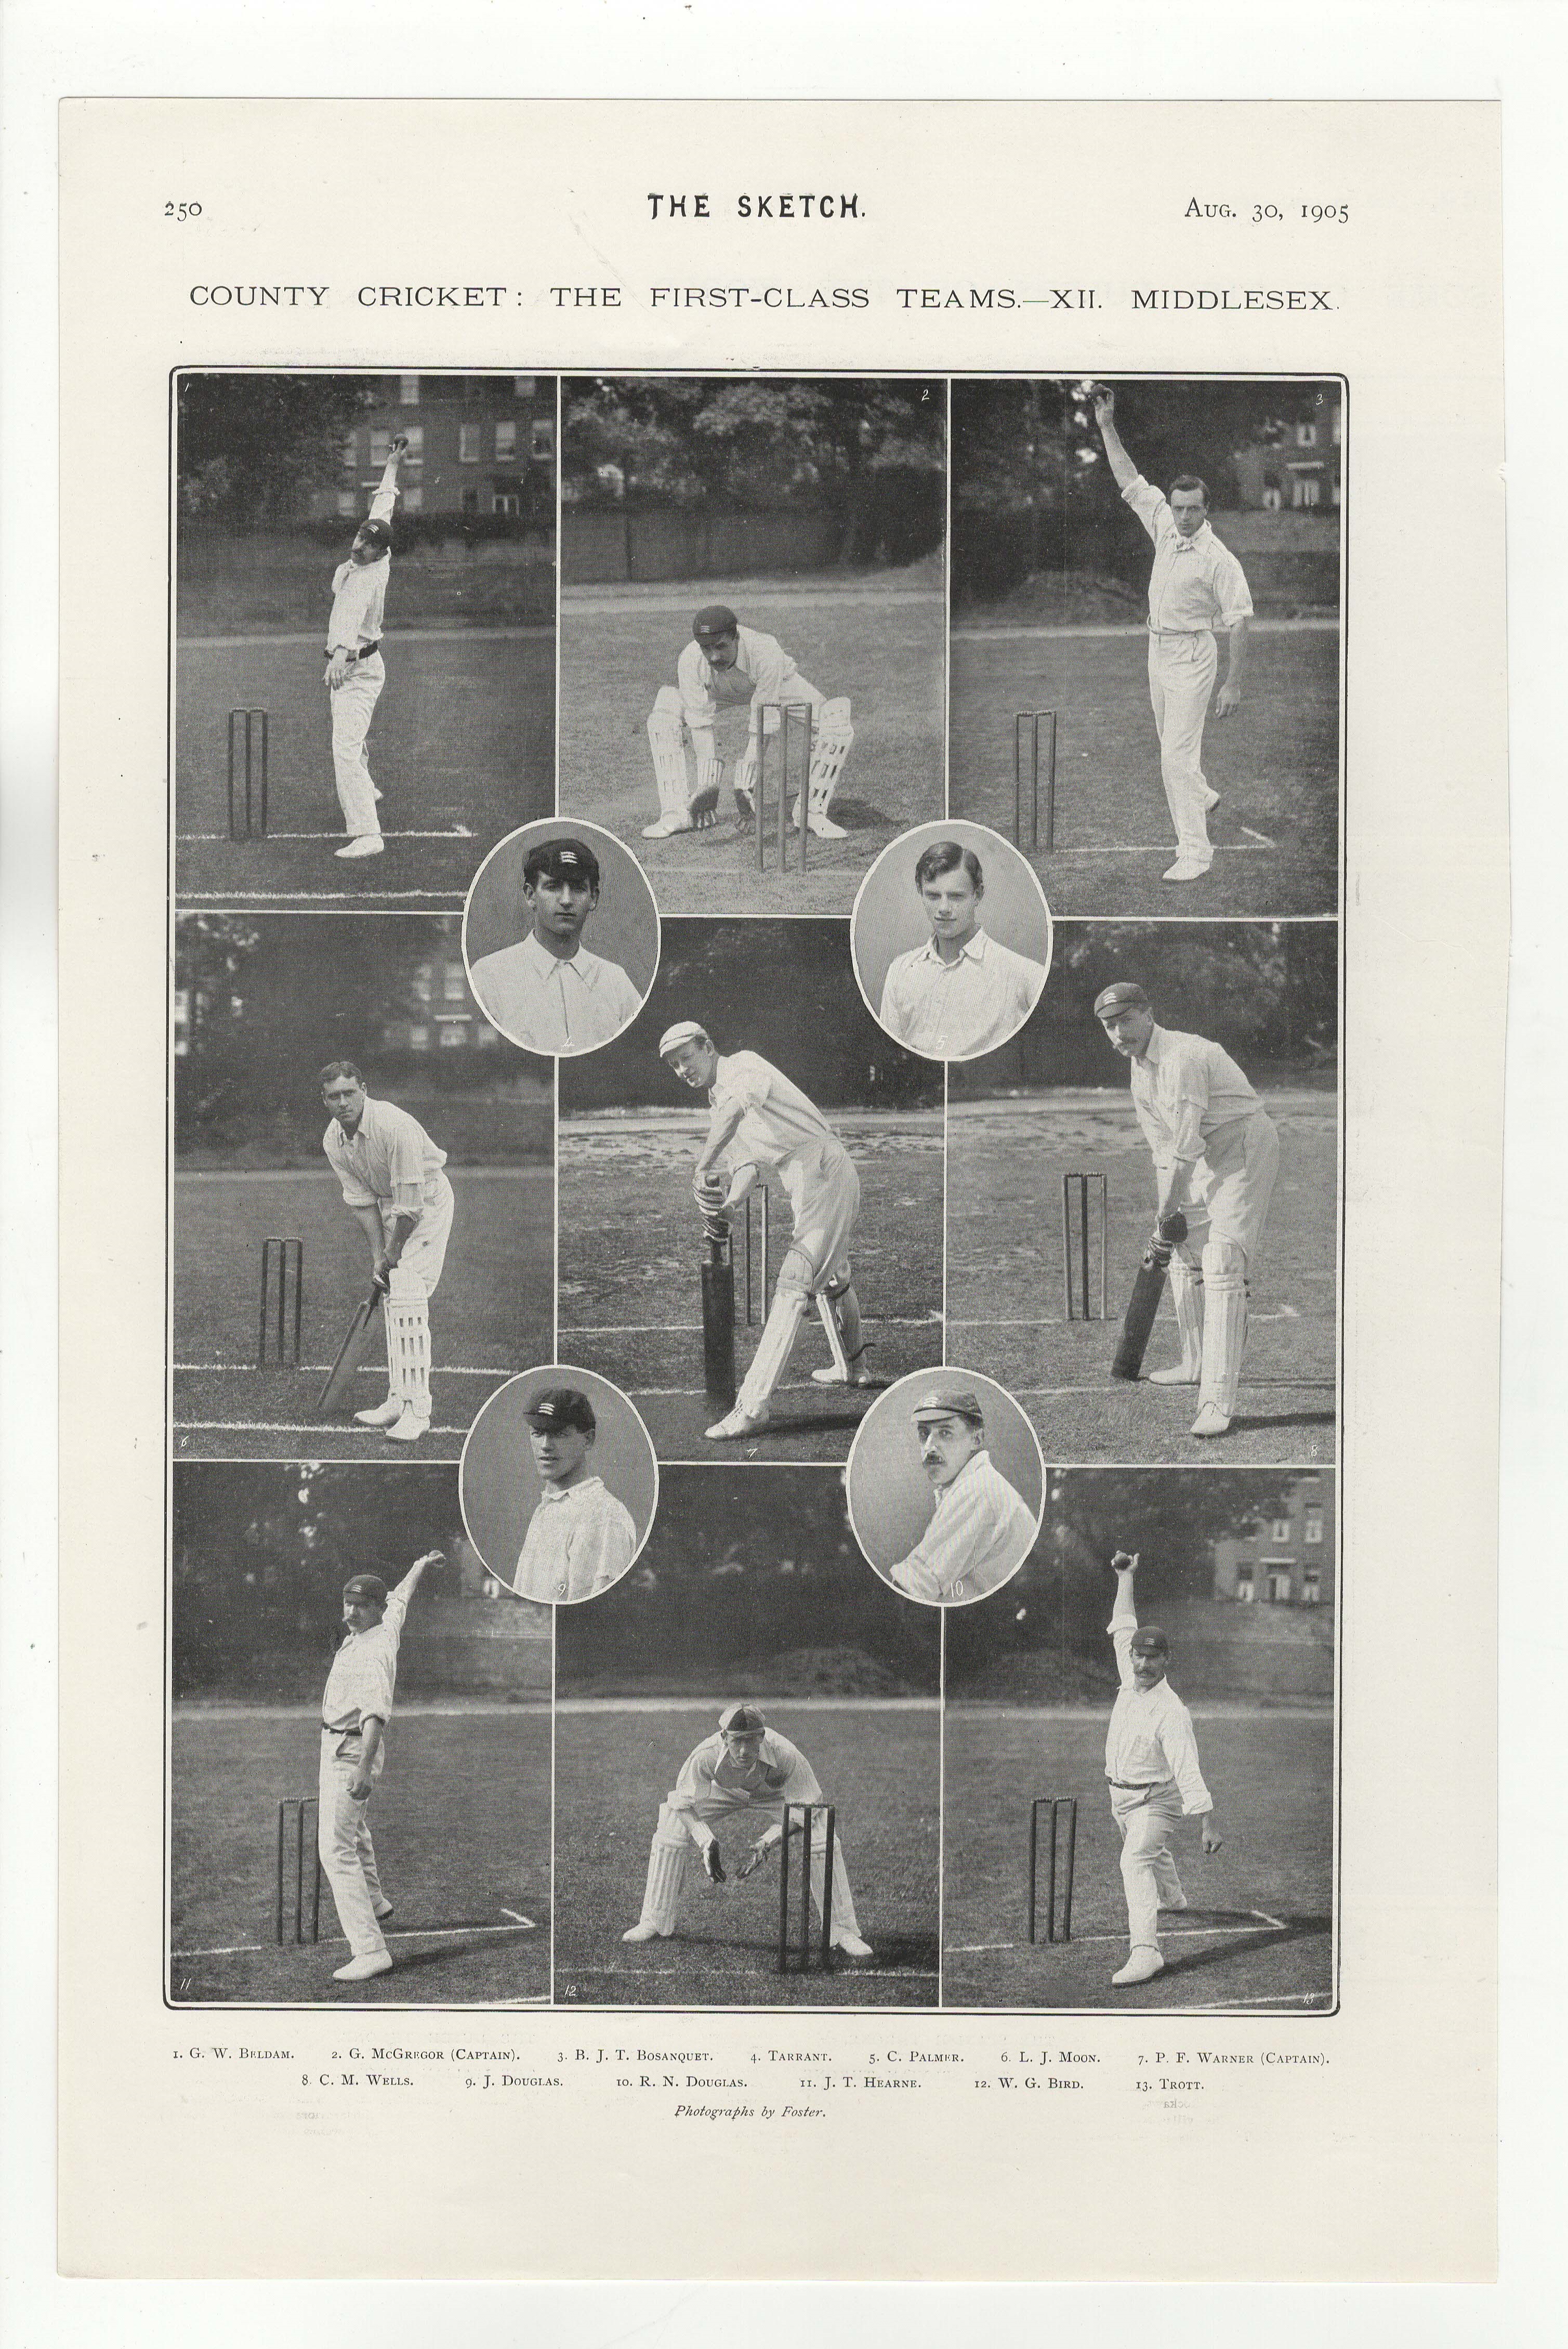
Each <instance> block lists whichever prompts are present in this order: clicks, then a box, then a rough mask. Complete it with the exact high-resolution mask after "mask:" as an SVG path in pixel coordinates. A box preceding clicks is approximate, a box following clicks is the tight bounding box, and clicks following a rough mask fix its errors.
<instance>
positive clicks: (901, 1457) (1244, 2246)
mask: <svg viewBox="0 0 1568 2349" xmlns="http://www.w3.org/2000/svg"><path fill="white" fill-rule="evenodd" d="M1498 140H1499V125H1498V118H1497V112H1496V109H1494V108H1492V107H1490V106H1487V105H1482V104H1457V105H1454V104H1450V105H1441V106H1438V105H1424V104H1407V105H1398V106H1394V105H1387V106H1385V105H1348V104H1335V103H1325V104H1306V103H1290V104H1276V105H1261V104H1260V105H1250V104H1228V105H1223V106H1220V105H1212V106H1211V105H1204V104H1201V103H1188V104H1146V105H1119V104H1111V103H1054V104H1047V103H1041V102H1034V101H1029V102H1018V103H988V104H978V103H970V102H951V103H937V102H921V103H905V102H899V103H875V102H863V103H854V104H850V103H845V102H839V103H830V104H807V103H805V102H779V101H762V100H759V101H757V102H752V103H741V104H725V105H722V106H721V105H717V104H713V103H707V102H695V101H694V102H677V101H663V102H658V103H644V104H632V103H624V102H613V101H593V100H583V101H555V102H549V103H544V102H540V103H527V102H516V101H510V100H508V101H499V100H498V101H491V102H486V101H481V100H465V101H461V102H458V101H448V100H428V101H416V100H407V101H402V100H399V101H378V102H376V103H368V102H354V101H338V100H317V101H310V102H301V101H291V100H286V99H277V100H263V99H244V100H231V101H223V100H205V99H204V100H114V99H102V100H80V101H73V102H71V103H68V104H67V106H66V107H65V108H64V109H63V111H62V117H61V142H62V181H61V218H62V280H61V284H62V444H63V447H64V449H65V450H67V452H68V451H71V450H78V451H85V450H86V449H87V448H88V446H89V445H94V444H97V447H98V454H97V455H96V456H95V460H94V461H93V462H92V463H91V464H88V463H85V462H84V463H82V464H81V465H79V466H77V465H76V464H75V463H73V462H70V461H67V463H66V464H65V466H64V467H63V486H62V498H63V511H62V629H61V636H62V682H61V776H62V865H61V872H62V916H61V945H62V955H61V973H62V978H61V1013H62V1061H63V1071H64V1075H63V1085H64V1123H63V1142H62V1148H63V1161H62V1164H63V1185H62V1206H63V1230H64V1266H65V1270H64V1276H63V1288H62V1325H61V1326H62V1339H63V1341H64V1344H63V1351H64V1361H65V1383H64V1402H63V1413H62V1435H63V1444H64V1459H65V1475H64V1480H63V1493H64V1500H63V1561H64V1565H63V1574H62V1590H63V1600H62V1621H61V1636H62V1686H63V1715H64V1725H63V1738H62V1748H61V1753H62V1799H63V1818H64V1832H63V1835H62V1891H61V1904H62V1905H61V1929H62V1957H61V1976H60V1994H61V2137H60V2164H61V2197H62V2233H61V2262H62V2266H63V2267H64V2268H65V2269H66V2271H68V2272H70V2273H72V2274H76V2275H82V2276H99V2277H113V2276H127V2275H138V2276H208V2277H226V2276H253V2277H262V2276H311V2277H323V2278H325V2277H334V2276H345V2275H363V2274H375V2275H377V2276H382V2277H407V2278H416V2277H428V2278H442V2277H475V2278H481V2277H489V2278H513V2277H516V2278H530V2279H551V2278H568V2277H593V2278H601V2279H612V2278H645V2277H665V2276H672V2275H679V2276H687V2277H696V2278H717V2279H726V2278H727V2279H736V2280H740V2279H764V2278H773V2277H779V2278H782V2277H792V2278H800V2277H812V2278H824V2279H835V2280H843V2281H868V2282H869V2281H878V2280H891V2281H932V2280H944V2281H958V2280H970V2279H984V2280H989V2281H996V2282H1002V2281H1036V2280H1063V2281H1066V2280H1081V2281H1091V2280H1119V2279H1127V2280H1147V2279H1149V2278H1150V2277H1161V2278H1165V2279H1169V2280H1172V2281H1182V2280H1186V2281H1217V2282H1259V2281H1289V2280H1304V2281H1305V2280H1311V2281H1316V2282H1323V2281H1329V2280H1346V2281H1367V2282H1384V2281H1387V2282H1395V2281H1398V2282H1459V2281H1470V2282H1473V2281H1479V2280H1483V2279H1485V2278H1487V2277H1488V2276H1490V2275H1491V2272H1492V2271H1493V2267H1494V2261H1495V2232H1496V2220H1495V2205H1494V2182H1493V2170H1494V2147H1495V2137H1496V2115H1495V2077H1494V2039H1495V1977H1496V1961H1495V1901H1494V1882H1493V1846H1494V1837H1493V1833H1492V1819H1493V1812H1494V1801H1495V1778H1494V1766H1493V1746H1494V1739H1495V1729H1496V1721H1495V1704H1494V1699H1493V1693H1492V1690H1493V1667H1494V1657H1495V1612H1496V1607H1495V1587H1496V1514H1497V1439H1496V1420H1497V1412H1496V1401H1497V1398H1496V1373H1495V1370H1494V1367H1493V1366H1494V1364H1495V1361H1496V1358H1497V1338H1498V1282H1499V1247H1500V1213H1501V1083H1502V1044H1503V1012H1504V997H1505V982H1506V973H1507V956H1508V895H1507V876H1508V866H1507V859H1508V833H1507V801H1506V785H1505V764H1504V761H1505V749H1506V738H1505V703H1504V617H1503V613H1504V606H1503V595H1502V575H1503V574H1502V563H1503V542H1502V491H1501V455H1502V448H1501V414H1502V407H1501V395H1502V386H1501V316H1500V308H1501V305H1500V288H1499V278H1498V268H1497V258H1496V256H1497V248H1498V240H1499V234H1500V227H1499V219H1500V166H1499V147H1498ZM1109 152H1114V153H1115V154H1116V155H1117V156H1118V158H1119V168H1118V171H1117V173H1116V175H1115V177H1114V179H1112V180H1110V181H1109V182H1108V180H1107V176H1106V174H1105V172H1104V171H1103V169H1102V162H1103V158H1104V157H1105V156H1106V155H1107V154H1108V153H1109ZM393 182H395V183H396V185H397V189H398V191H399V194H398V202H397V204H396V206H395V207H393V208H391V209H388V207H387V206H386V205H385V204H384V203H383V202H380V201H379V200H378V201H377V202H367V201H366V191H369V190H372V189H374V190H376V191H377V195H378V198H379V196H380V194H381V193H384V192H385V191H387V188H388V186H389V184H391V183H393ZM1434 255H1435V256H1437V259H1436V260H1434ZM110 414H112V419H113V421H112V429H111V431H110V432H109V434H108V440H109V443H110V446H109V448H108V450H107V451H103V450H102V449H101V443H102V441H103V440H104V438H105V437H106V436H105V432H104V425H105V420H106V418H107V417H108V416H109V415H110ZM106 476H107V477H108V481H109V482H110V483H111V484H112V504H113V524H114V526H113V542H112V543H113V558H112V573H113V577H114V582H115V587H116V590H117V592H116V595H115V596H114V598H113V608H112V609H111V610H106V608H105V605H104V602H103V590H104V585H105V576H106V552H107V550H106V544H105V537H104V509H105V498H106V489H105V480H106ZM1458 1102H1462V1104H1463V1105H1462V1109H1460V1108H1459V1107H1457V1103H1458ZM1456 1202H1462V1216H1461V1217H1460V1231H1461V1232H1462V1238H1460V1241H1459V1244H1458V1245H1455V1244H1454V1240H1453V1238H1452V1237H1450V1236H1451V1235H1453V1234H1454V1231H1455V1223H1456V1217H1455V1203H1456ZM1439 1234H1440V1235H1442V1236H1443V1237H1442V1239H1441V1240H1438V1239H1437V1237H1436V1236H1438V1235H1439ZM1461 1360H1462V1361H1464V1363H1465V1364H1466V1371H1465V1375H1464V1377H1463V1378H1462V1379H1459V1378H1456V1377H1455V1375H1454V1366H1455V1363H1456V1361H1461ZM89 1396H90V1398H91V1402H96V1404H97V1406H98V1407H97V1408H96V1409H94V1408H92V1407H91V1403H90V1402H89ZM1417 1582H1418V1583H1419V1586H1420V1598H1421V1603H1420V1605H1419V1606H1418V1607H1413V1606H1412V1587H1413V1585H1414V1584H1416V1583H1417ZM106 1757H112V1767H111V1768H109V1769H108V1770H106V1768H105V1761H106ZM109 1918H112V1920H113V1927H112V1938H113V1960H114V1962H113V1965H112V1969H109V1970H106V1967H105V1964H104V1956H105V1941H104V1937H105V1930H106V1927H105V1920H106V1919H109ZM356 2176H357V2177H359V2178H361V2179H362V2181H363V2182H364V2183H365V2184H366V2187H367V2188H373V2190H367V2191H366V2193H365V2194H364V2196H363V2197H362V2198H361V2199H359V2201H358V2203H357V2207H356V2213H355V2224H354V2228H353V2230H352V2234H351V2235H346V2234H345V2232H344V2230H343V2227H342V2223H341V2207H340V2205H341V2196H342V2192H343V2190H344V2188H345V2186H346V2184H347V2182H349V2181H351V2180H353V2179H354V2178H356ZM1307 2179H1310V2181H1311V2183H1310V2186H1309V2187H1305V2197H1306V2199H1309V2200H1310V2204H1311V2209H1312V2225H1311V2227H1310V2229H1306V2228H1304V2226H1303V2224H1302V2204H1303V2199H1304V2183H1305V2180H1307ZM520 2189H521V2195H520ZM585 2189H586V2190H585ZM1130 2193H1136V2195H1137V2200H1138V2212H1139V2216H1138V2224H1137V2230H1136V2240H1132V2238H1131V2236H1130V2231H1129V2226H1128V2209H1129V2195H1130ZM520 2199H521V2200H522V2203H523V2206H524V2208H525V2209H526V2212H527V2222H526V2223H524V2224H521V2225H520V2224H519V2223H517V2210H518V2207H519V2202H520ZM1043 2220H1047V2221H1048V2222H1047V2223H1042V2221H1043Z"/></svg>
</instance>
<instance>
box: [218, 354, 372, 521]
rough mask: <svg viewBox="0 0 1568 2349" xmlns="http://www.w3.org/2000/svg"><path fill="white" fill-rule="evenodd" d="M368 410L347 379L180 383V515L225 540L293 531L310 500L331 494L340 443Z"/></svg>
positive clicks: (368, 393)
mask: <svg viewBox="0 0 1568 2349" xmlns="http://www.w3.org/2000/svg"><path fill="white" fill-rule="evenodd" d="M374 404H375V392H374V390H373V389H372V388H370V387H369V386H368V385H366V384H364V383H360V382H357V381H356V380H355V379H354V378H351V377H344V376H310V375H188V376H184V377H182V378H181V383H180V393H179V436H178V441H177V447H176V458H175V461H176V468H177V478H178V481H179V492H180V507H181V514H182V515H183V516H184V517H185V518H186V520H187V521H190V522H195V523H201V522H205V523H216V524H220V525H222V527H224V528H226V529H229V530H234V531H253V530H261V529H263V528H266V527H267V526H268V525H273V524H276V523H286V522H292V521H294V518H295V517H296V516H297V514H298V513H299V512H300V511H301V509H302V507H303V505H304V502H305V500H306V498H307V496H308V494H309V492H311V491H313V490H321V489H330V490H335V489H336V488H337V486H338V482H339V480H340V478H341V475H342V471H343V443H344V438H345V435H346V433H347V431H348V429H349V427H350V425H351V424H352V423H353V422H354V420H355V419H356V417H357V416H359V415H362V414H363V413H364V411H365V410H366V409H367V408H370V407H372V406H374Z"/></svg>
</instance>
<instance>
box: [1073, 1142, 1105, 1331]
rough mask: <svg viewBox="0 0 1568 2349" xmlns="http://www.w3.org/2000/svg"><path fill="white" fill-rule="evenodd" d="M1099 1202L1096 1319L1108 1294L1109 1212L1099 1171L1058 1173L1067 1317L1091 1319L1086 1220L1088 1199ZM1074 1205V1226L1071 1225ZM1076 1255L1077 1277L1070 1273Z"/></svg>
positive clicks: (1088, 1209)
mask: <svg viewBox="0 0 1568 2349" xmlns="http://www.w3.org/2000/svg"><path fill="white" fill-rule="evenodd" d="M1096 1197H1098V1199H1099V1319H1100V1320H1102V1321H1103V1320H1104V1319H1106V1312H1107V1305H1108V1298H1109V1278H1108V1273H1109V1268H1108V1263H1107V1257H1108V1255H1109V1246H1108V1239H1107V1231H1108V1225H1109V1214H1110V1206H1109V1199H1108V1196H1107V1193H1106V1179H1105V1176H1104V1175H1103V1174H1064V1175H1063V1176H1062V1296H1063V1300H1064V1307H1065V1312H1064V1318H1065V1319H1067V1320H1068V1321H1092V1320H1093V1319H1095V1313H1094V1309H1093V1306H1092V1304H1091V1302H1090V1299H1089V1260H1090V1254H1091V1251H1090V1248H1089V1222H1090V1202H1091V1200H1092V1199H1094V1198H1096ZM1075 1209H1076V1217H1077V1227H1076V1229H1075V1227H1074V1219H1075ZM1075 1256H1076V1257H1077V1258H1078V1279H1077V1281H1076V1282H1075V1280H1074V1277H1073V1259H1074V1257H1075Z"/></svg>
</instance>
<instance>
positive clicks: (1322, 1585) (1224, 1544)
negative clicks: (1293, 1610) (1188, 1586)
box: [1214, 1469, 1334, 1608]
mask: <svg viewBox="0 0 1568 2349" xmlns="http://www.w3.org/2000/svg"><path fill="white" fill-rule="evenodd" d="M1214 1596H1215V1598H1216V1599H1234V1600H1240V1601H1241V1602H1242V1603H1243V1604H1246V1603H1249V1602H1251V1603H1253V1604H1257V1605H1261V1606H1270V1607H1328V1608H1332V1607H1333V1605H1334V1487H1333V1481H1332V1479H1331V1478H1330V1476H1329V1475H1327V1474H1326V1471H1324V1470H1321V1469H1318V1470H1314V1471H1311V1472H1309V1473H1305V1474H1303V1475H1300V1476H1298V1477H1297V1478H1296V1480H1295V1485H1293V1486H1292V1488H1291V1493H1290V1497H1289V1499H1288V1501H1286V1502H1284V1503H1283V1504H1282V1505H1281V1506H1280V1510H1279V1512H1278V1514H1277V1515H1275V1516H1267V1517H1262V1518H1260V1519H1259V1521H1258V1523H1257V1524H1256V1525H1255V1526H1253V1530H1252V1531H1251V1532H1250V1533H1247V1534H1228V1535H1225V1536H1223V1537H1222V1538H1221V1539H1220V1540H1219V1541H1217V1542H1216V1543H1215V1544H1214Z"/></svg>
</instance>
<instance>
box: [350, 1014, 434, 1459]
mask: <svg viewBox="0 0 1568 2349" xmlns="http://www.w3.org/2000/svg"><path fill="white" fill-rule="evenodd" d="M321 1097H322V1100H323V1102H325V1105H326V1107H327V1108H328V1109H329V1110H330V1111H331V1112H332V1118H331V1123H329V1125H328V1126H327V1129H326V1132H325V1134H324V1136H323V1137H322V1148H323V1150H324V1151H325V1154H326V1163H327V1164H328V1165H329V1166H330V1167H331V1169H332V1171H333V1173H334V1174H335V1175H336V1177H337V1179H338V1182H339V1184H340V1185H342V1189H343V1204H344V1206H346V1208H347V1209H348V1211H349V1213H350V1215H351V1216H353V1217H354V1220H355V1222H356V1224H357V1225H358V1226H359V1228H360V1230H361V1231H362V1232H363V1233H364V1235H365V1237H366V1242H367V1244H368V1246H369V1249H370V1265H371V1273H370V1277H371V1279H372V1280H373V1282H374V1283H375V1285H376V1287H377V1288H378V1289H379V1290H380V1291H381V1294H382V1296H383V1298H384V1299H385V1300H386V1314H387V1399H386V1401H385V1402H380V1403H377V1405H376V1407H375V1408H374V1410H371V1411H358V1412H356V1413H355V1414H354V1415H355V1418H356V1420H357V1421H358V1422H359V1424H360V1425H361V1426H362V1427H374V1428H379V1429H380V1430H381V1431H382V1432H383V1433H385V1434H386V1435H387V1437H388V1438H389V1439H390V1441H391V1442H392V1443H394V1444H417V1443H418V1440H419V1438H420V1436H421V1435H425V1434H428V1433H429V1426H430V1314H429V1303H430V1299H431V1298H432V1297H433V1296H434V1295H435V1292H436V1287H437V1284H438V1281H439V1280H440V1278H441V1267H442V1265H443V1264H444V1263H445V1261H446V1255H447V1242H448V1239H449V1237H450V1236H451V1229H452V1213H453V1208H454V1206H455V1204H456V1203H455V1201H454V1200H453V1197H452V1186H451V1185H450V1184H449V1182H448V1180H447V1177H446V1174H445V1172H444V1169H445V1167H446V1164H447V1154H446V1152H445V1151H444V1150H438V1149H437V1147H436V1145H435V1143H433V1142H432V1141H431V1139H430V1137H429V1135H428V1133H426V1131H425V1129H424V1127H423V1126H422V1125H421V1124H420V1123H419V1121H418V1118H416V1117H410V1115H409V1114H408V1112H407V1110H406V1109H398V1108H397V1105H396V1103H395V1102H384V1101H373V1100H372V1099H371V1097H370V1094H369V1093H368V1092H367V1091H366V1083H365V1079H364V1077H363V1076H362V1075H361V1074H360V1072H359V1071H358V1070H357V1069H356V1067H355V1065H354V1062H353V1061H328V1063H327V1065H326V1067H325V1069H323V1071H322V1072H321Z"/></svg>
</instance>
